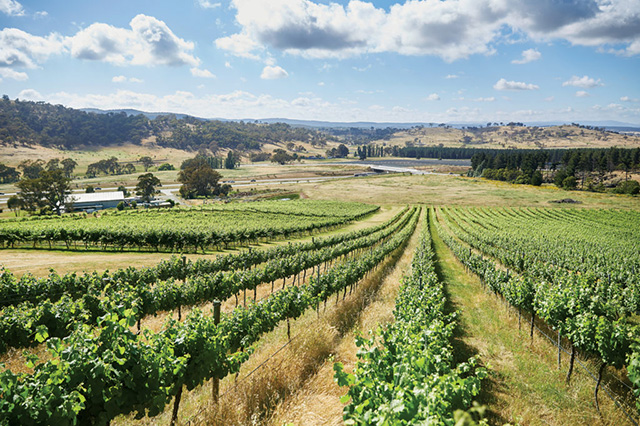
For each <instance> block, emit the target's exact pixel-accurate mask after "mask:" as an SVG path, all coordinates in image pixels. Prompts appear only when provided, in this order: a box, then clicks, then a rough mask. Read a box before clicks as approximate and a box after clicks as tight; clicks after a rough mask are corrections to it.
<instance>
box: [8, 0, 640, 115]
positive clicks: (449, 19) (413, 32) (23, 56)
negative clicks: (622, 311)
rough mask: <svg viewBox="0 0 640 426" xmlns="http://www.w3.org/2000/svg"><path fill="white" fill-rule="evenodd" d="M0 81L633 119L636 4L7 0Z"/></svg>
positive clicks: (637, 68) (156, 100) (188, 98)
mask: <svg viewBox="0 0 640 426" xmlns="http://www.w3.org/2000/svg"><path fill="white" fill-rule="evenodd" d="M0 28H1V29H0V79H1V80H0V92H2V93H3V94H7V95H9V96H10V97H11V98H16V97H18V98H20V99H30V100H38V101H39V100H43V101H47V102H51V103H55V104H63V105H67V106H71V107H75V108H85V107H86V108H102V109H114V108H135V109H141V110H145V111H163V112H176V113H188V114H192V115H196V116H200V117H207V118H213V117H222V118H235V119H239V118H272V117H286V118H294V119H307V120H330V121H379V122H381V121H390V122H488V121H525V122H532V121H550V120H552V121H566V122H572V121H577V122H585V121H598V120H618V121H622V122H630V123H635V124H640V1H638V0H537V1H528V0H444V1H440V0H425V1H418V0H414V1H406V2H402V1H396V2H394V1H331V2H330V1H320V0H270V1H266V0H232V1H223V0H220V1H217V0H186V1H179V2H178V1H158V0H156V1H151V0H128V1H120V0H111V1H109V2H106V1H91V0H64V1H63V0H53V1H43V0H41V1H35V0H34V1H26V0H23V1H19V0H0Z"/></svg>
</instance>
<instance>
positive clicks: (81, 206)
mask: <svg viewBox="0 0 640 426" xmlns="http://www.w3.org/2000/svg"><path fill="white" fill-rule="evenodd" d="M67 201H68V202H72V203H73V210H84V211H87V210H103V209H112V208H115V207H116V206H117V205H118V203H119V202H121V201H124V193H123V192H122V191H112V192H93V193H90V194H71V195H69V197H68V198H67Z"/></svg>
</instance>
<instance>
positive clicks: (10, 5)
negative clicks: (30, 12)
mask: <svg viewBox="0 0 640 426" xmlns="http://www.w3.org/2000/svg"><path fill="white" fill-rule="evenodd" d="M0 12H2V13H5V14H7V15H9V16H24V9H23V8H22V5H21V4H20V3H18V2H17V1H15V0H0Z"/></svg>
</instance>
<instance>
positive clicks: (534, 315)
mask: <svg viewBox="0 0 640 426" xmlns="http://www.w3.org/2000/svg"><path fill="white" fill-rule="evenodd" d="M535 321H536V314H535V312H533V311H531V333H530V334H529V335H530V336H531V343H533V327H534V326H535Z"/></svg>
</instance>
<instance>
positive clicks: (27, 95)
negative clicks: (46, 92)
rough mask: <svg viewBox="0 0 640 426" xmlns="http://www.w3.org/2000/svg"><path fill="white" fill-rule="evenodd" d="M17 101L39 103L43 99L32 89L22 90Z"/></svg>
mask: <svg viewBox="0 0 640 426" xmlns="http://www.w3.org/2000/svg"><path fill="white" fill-rule="evenodd" d="M18 99H26V100H28V101H41V100H42V99H43V97H42V95H41V94H40V92H38V91H37V90H34V89H24V90H22V91H20V93H18Z"/></svg>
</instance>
